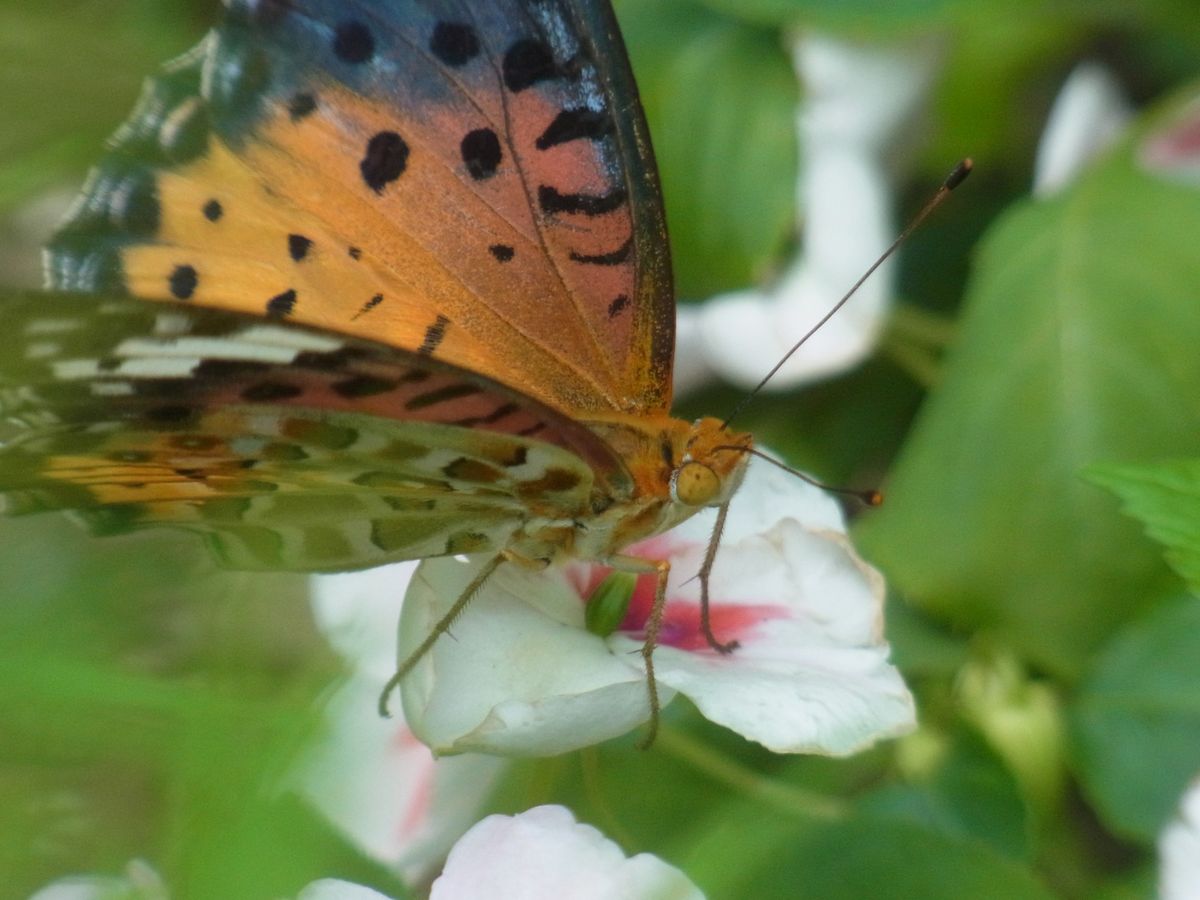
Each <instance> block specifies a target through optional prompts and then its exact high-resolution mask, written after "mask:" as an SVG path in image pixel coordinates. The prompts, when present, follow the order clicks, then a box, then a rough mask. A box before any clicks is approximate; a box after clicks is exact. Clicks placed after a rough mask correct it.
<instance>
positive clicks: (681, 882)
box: [430, 806, 704, 900]
mask: <svg viewBox="0 0 1200 900" xmlns="http://www.w3.org/2000/svg"><path fill="white" fill-rule="evenodd" d="M481 885H487V890H486V896H487V897H488V898H489V900H541V898H545V900H643V898H644V900H699V898H702V897H703V896H704V895H703V894H701V893H700V890H699V889H698V888H697V887H696V886H695V885H694V884H692V883H691V881H689V880H688V878H687V876H685V875H684V874H683V873H682V872H680V871H679V870H678V869H676V868H675V867H674V866H671V865H668V864H667V863H665V862H663V861H662V860H661V859H659V858H658V857H655V856H652V855H650V854H648V853H642V854H638V855H637V856H634V857H632V858H626V856H625V854H624V853H622V852H621V849H620V847H618V846H617V845H616V844H615V843H613V842H612V841H610V840H609V839H608V838H606V837H604V835H603V834H601V833H600V832H599V831H597V830H596V829H595V828H592V827H591V826H590V825H581V824H579V823H578V822H576V821H575V817H574V816H573V815H571V812H570V811H569V810H567V809H565V808H564V807H561V806H539V807H536V808H534V809H531V810H529V811H527V812H524V813H521V814H519V815H516V816H488V817H487V818H486V819H484V820H483V821H481V822H480V823H479V824H477V825H476V826H475V827H474V828H472V829H471V830H470V831H469V832H467V833H466V834H465V835H464V836H463V838H462V840H460V841H459V842H458V844H456V845H455V847H454V849H453V850H451V851H450V856H449V858H447V860H446V868H445V871H444V872H443V873H442V875H441V877H440V878H438V879H437V881H435V882H434V883H433V889H432V891H431V892H430V900H475V898H477V897H480V896H481V895H482V894H481Z"/></svg>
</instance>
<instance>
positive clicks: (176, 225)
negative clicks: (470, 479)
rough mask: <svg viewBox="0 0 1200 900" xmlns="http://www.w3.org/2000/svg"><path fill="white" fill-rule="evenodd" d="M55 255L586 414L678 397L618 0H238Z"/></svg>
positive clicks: (127, 133)
mask: <svg viewBox="0 0 1200 900" xmlns="http://www.w3.org/2000/svg"><path fill="white" fill-rule="evenodd" d="M618 98H619V99H618ZM48 258H49V272H50V281H51V284H52V286H54V287H57V288H62V289H67V290H89V291H93V290H124V291H127V292H129V293H131V294H133V295H135V296H139V297H145V298H151V299H162V300H172V299H174V300H177V301H181V302H188V303H193V304H201V305H206V306H209V305H211V306H221V307H226V308H230V309H237V310H242V311H245V312H250V313H254V314H258V315H267V316H271V317H275V318H288V319H291V320H293V321H297V322H301V323H304V324H309V325H313V326H316V327H319V328H321V329H324V330H329V331H335V332H340V333H344V334H350V335H359V336H364V337H369V338H372V339H375V340H380V341H383V342H385V343H388V344H391V345H393V346H396V347H401V348H406V349H408V350H411V351H416V352H418V353H420V354H422V355H424V356H435V357H436V358H438V359H442V360H445V361H447V362H449V363H451V364H454V365H457V366H460V367H463V368H465V369H468V370H471V371H475V372H479V373H483V374H484V375H487V376H490V377H491V378H494V379H496V380H498V381H501V382H503V383H506V384H508V385H511V386H513V387H515V388H517V389H519V390H520V391H522V392H523V393H526V394H528V395H530V396H531V397H535V398H537V399H538V400H540V401H543V402H544V403H546V404H549V405H550V406H552V407H554V408H556V409H559V410H562V411H565V412H567V413H569V414H571V415H573V416H582V417H585V418H586V416H587V414H588V413H591V412H604V411H610V410H617V411H625V412H633V413H638V414H642V413H647V414H656V413H662V412H664V411H665V410H666V408H667V407H668V406H669V403H670V396H671V387H670V371H671V362H672V359H671V357H672V351H673V344H674V330H673V329H674V305H673V296H672V289H671V282H670V263H669V258H668V251H667V242H666V233H665V224H664V219H663V213H662V205H661V201H660V198H659V192H658V184H657V176H656V172H655V167H654V163H653V159H652V155H651V151H650V147H649V141H648V138H647V134H646V129H645V124H644V121H643V119H642V116H641V110H640V107H639V105H638V103H637V100H636V93H635V88H634V86H633V81H632V77H631V75H630V73H629V71H628V63H627V62H626V59H625V54H624V50H623V47H622V46H621V41H620V37H619V34H618V32H617V30H616V25H615V22H614V20H613V17H612V13H611V10H610V9H609V8H608V6H607V4H606V3H600V2H583V0H575V2H556V0H527V2H517V0H494V2H489V3H486V4H484V3H480V4H456V3H450V2H427V3H416V2H405V3H374V4H369V3H365V2H334V0H258V2H251V0H237V2H234V3H232V5H231V9H230V11H229V13H228V16H227V18H226V20H225V21H224V22H223V23H222V25H221V26H220V27H219V28H217V29H216V30H215V31H214V32H213V33H212V34H210V35H209V37H208V38H207V39H206V40H205V41H204V42H203V43H202V44H201V45H200V46H199V47H198V48H197V49H196V50H195V51H193V52H192V53H190V54H188V55H187V56H185V57H183V58H181V59H180V60H178V61H177V62H176V63H174V64H173V65H172V66H170V67H168V70H167V71H166V73H165V74H164V75H162V76H160V77H159V78H157V79H155V80H153V81H151V82H150V83H149V84H148V86H147V88H146V90H145V92H144V95H143V98H142V100H141V102H140V104H139V108H138V110H137V111H136V113H135V115H134V117H133V118H132V119H131V120H130V122H129V123H127V125H126V126H125V127H124V128H123V129H122V130H121V131H120V132H119V133H118V134H117V135H116V137H115V139H114V147H113V150H112V152H111V154H110V155H109V156H108V157H107V158H106V159H105V160H104V161H103V162H102V163H101V164H100V166H99V167H98V168H97V169H96V171H95V172H94V173H93V175H92V178H91V181H90V183H89V186H88V189H87V191H86V194H85V196H84V197H82V198H81V200H80V201H79V203H78V205H77V207H76V209H75V211H74V213H73V215H72V218H71V221H70V222H69V224H68V225H67V226H66V227H65V228H64V229H63V231H62V233H61V234H60V235H59V237H58V238H57V239H56V241H55V242H54V243H53V245H52V247H51V248H50V252H49V257H48Z"/></svg>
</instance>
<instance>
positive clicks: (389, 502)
mask: <svg viewBox="0 0 1200 900" xmlns="http://www.w3.org/2000/svg"><path fill="white" fill-rule="evenodd" d="M0 326H2V327H3V329H4V333H6V334H7V335H9V336H10V346H9V348H8V352H7V353H6V354H5V356H4V357H3V358H2V359H0V416H2V417H3V421H4V425H3V426H0V446H2V447H3V450H4V452H3V453H2V454H0V506H2V507H3V509H4V511H6V512H8V513H23V512H36V511H41V510H45V509H73V510H77V511H78V512H79V513H80V514H81V515H82V516H83V517H84V518H85V519H87V520H88V522H89V524H91V525H92V527H93V528H94V529H95V530H98V531H102V532H109V533H111V532H114V531H122V530H129V529H131V528H135V527H141V526H147V525H155V524H172V525H180V526H183V527H186V528H191V529H193V530H197V531H200V532H202V533H204V534H206V535H207V536H209V537H210V539H211V540H212V541H213V542H214V544H215V545H216V547H217V549H218V551H219V554H220V555H221V556H222V558H223V559H224V560H225V561H226V562H227V563H229V564H231V565H234V566H237V567H239V568H295V569H308V570H331V569H344V568H361V567H364V566H368V565H374V564H378V563H382V562H387V561H391V560H397V559H409V558H417V557H423V556H434V555H440V554H443V553H467V552H478V551H486V550H496V549H501V548H503V547H504V546H505V544H506V542H507V539H508V537H509V536H510V535H511V534H512V533H513V532H514V531H515V530H516V529H517V528H519V527H520V525H521V524H522V523H523V522H524V521H526V520H528V519H529V518H531V517H534V516H542V517H548V518H557V517H571V516H573V515H580V514H584V513H586V511H587V510H588V508H589V507H588V504H589V502H590V498H591V496H592V493H593V491H600V492H601V494H602V495H604V496H617V497H619V496H622V495H625V494H627V493H628V492H629V490H630V486H629V476H628V474H627V473H626V472H625V470H624V468H623V466H622V464H621V462H620V461H619V460H618V459H616V457H615V456H613V454H612V451H611V450H610V449H609V448H608V447H607V446H606V445H605V444H604V443H603V442H602V441H600V440H599V439H598V438H596V437H595V436H594V435H593V434H592V433H591V432H590V431H588V429H586V428H585V427H583V426H581V425H578V424H577V423H574V422H572V421H570V420H569V419H566V418H565V417H563V416H561V415H559V414H557V413H555V412H554V411H552V410H550V409H548V408H546V407H544V406H543V405H542V404H540V403H538V402H537V401H535V400H532V399H530V398H525V397H522V396H520V395H519V394H516V393H515V392H513V391H511V390H509V389H506V388H504V387H502V386H500V385H496V384H493V383H491V382H489V381H488V380H487V379H484V378H482V377H480V376H476V375H474V374H473V373H465V372H461V371H459V370H457V369H456V368H454V367H452V366H449V365H447V364H445V363H442V362H440V361H437V360H430V359H426V358H423V357H421V356H420V355H419V354H416V353H412V352H409V351H403V350H397V349H395V348H391V347H387V346H384V345H379V344H372V343H370V342H367V341H362V340H358V339H354V338H349V337H342V336H336V335H326V334H322V333H318V332H314V331H312V330H311V329H307V328H303V327H301V326H297V325H291V324H283V323H281V324H267V323H263V322H261V321H258V320H256V319H254V318H252V317H249V316H245V315H242V314H238V313H233V312H229V311H223V310H206V309H199V308H192V307H179V308H169V307H163V306H161V305H158V304H147V303H142V302H139V301H136V300H119V299H116V300H114V299H101V298H96V297H89V296H85V295H57V296H55V295H33V296H30V297H29V298H28V299H27V300H25V301H14V302H9V303H6V304H5V305H4V306H3V307H0Z"/></svg>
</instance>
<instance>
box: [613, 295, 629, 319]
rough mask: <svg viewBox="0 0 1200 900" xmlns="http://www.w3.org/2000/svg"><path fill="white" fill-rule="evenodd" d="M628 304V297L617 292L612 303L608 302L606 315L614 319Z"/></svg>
mask: <svg viewBox="0 0 1200 900" xmlns="http://www.w3.org/2000/svg"><path fill="white" fill-rule="evenodd" d="M628 306H629V297H627V296H626V295H625V294H618V295H617V297H616V298H615V299H614V300H613V302H612V303H610V304H608V317H609V318H610V319H615V318H616V317H617V316H619V315H620V314H621V312H622V311H623V310H624V309H625V308H626V307H628Z"/></svg>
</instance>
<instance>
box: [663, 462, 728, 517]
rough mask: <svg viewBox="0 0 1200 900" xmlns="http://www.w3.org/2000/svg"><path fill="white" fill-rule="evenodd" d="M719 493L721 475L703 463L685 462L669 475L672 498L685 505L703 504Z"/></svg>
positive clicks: (709, 501)
mask: <svg viewBox="0 0 1200 900" xmlns="http://www.w3.org/2000/svg"><path fill="white" fill-rule="evenodd" d="M720 493H721V476H720V475H718V474H717V473H716V472H714V471H713V470H712V469H710V468H709V467H708V466H706V465H704V463H698V462H694V461H692V462H685V463H684V464H683V465H682V466H680V467H679V468H678V469H676V470H675V474H674V475H672V476H671V497H672V499H674V500H676V501H678V502H679V503H683V504H685V505H687V506H705V505H707V504H708V503H711V502H712V500H713V499H714V498H715V497H717V495H718V494H720Z"/></svg>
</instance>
